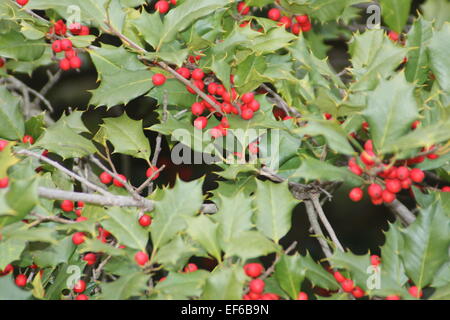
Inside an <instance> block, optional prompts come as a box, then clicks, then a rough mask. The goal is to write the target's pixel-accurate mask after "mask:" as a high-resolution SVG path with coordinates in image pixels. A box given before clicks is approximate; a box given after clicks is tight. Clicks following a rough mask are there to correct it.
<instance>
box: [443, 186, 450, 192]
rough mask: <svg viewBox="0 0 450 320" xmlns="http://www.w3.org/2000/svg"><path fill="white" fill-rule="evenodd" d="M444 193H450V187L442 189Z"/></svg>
mask: <svg viewBox="0 0 450 320" xmlns="http://www.w3.org/2000/svg"><path fill="white" fill-rule="evenodd" d="M441 191H442V192H450V187H448V186H445V187H443V188H442V189H441Z"/></svg>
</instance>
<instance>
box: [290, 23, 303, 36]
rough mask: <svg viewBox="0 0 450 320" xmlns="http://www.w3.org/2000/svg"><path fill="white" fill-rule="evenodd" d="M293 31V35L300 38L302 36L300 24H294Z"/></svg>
mask: <svg viewBox="0 0 450 320" xmlns="http://www.w3.org/2000/svg"><path fill="white" fill-rule="evenodd" d="M291 31H292V33H293V34H295V35H296V36H298V35H299V34H300V32H301V31H302V26H301V25H300V23H294V24H293V25H292V27H291Z"/></svg>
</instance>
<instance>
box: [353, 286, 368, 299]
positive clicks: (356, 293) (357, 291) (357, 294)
mask: <svg viewBox="0 0 450 320" xmlns="http://www.w3.org/2000/svg"><path fill="white" fill-rule="evenodd" d="M352 295H353V296H354V297H355V298H356V299H359V298H362V297H364V296H365V295H366V294H365V292H364V290H363V289H361V288H360V287H355V289H353V291H352Z"/></svg>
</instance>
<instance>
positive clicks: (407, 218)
mask: <svg viewBox="0 0 450 320" xmlns="http://www.w3.org/2000/svg"><path fill="white" fill-rule="evenodd" d="M385 205H386V207H388V208H389V209H390V210H391V211H392V212H393V213H394V214H395V215H396V216H397V217H398V218H399V219H400V221H401V222H402V223H403V225H405V226H409V225H410V224H412V223H413V222H414V221H416V216H415V215H414V214H413V213H412V212H411V211H409V209H408V208H407V207H406V206H405V205H404V204H403V203H401V202H400V201H398V200H394V201H393V202H392V203H386V204H385Z"/></svg>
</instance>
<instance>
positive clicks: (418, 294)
mask: <svg viewBox="0 0 450 320" xmlns="http://www.w3.org/2000/svg"><path fill="white" fill-rule="evenodd" d="M408 292H409V294H410V295H412V296H413V297H414V298H421V297H422V296H423V292H422V290H419V288H417V287H416V286H412V287H411V288H409V290H408Z"/></svg>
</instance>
